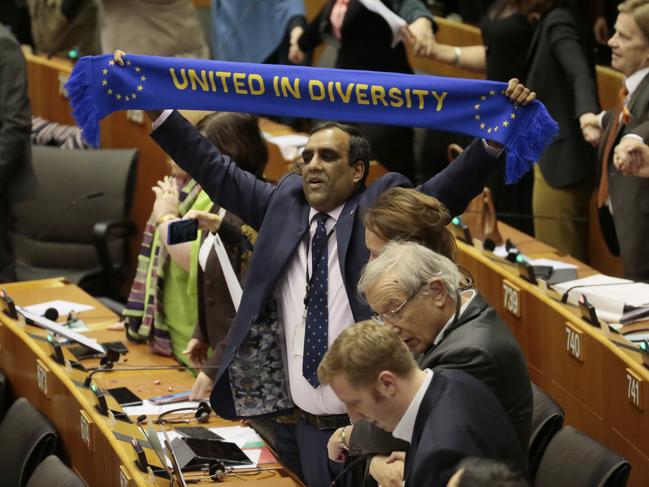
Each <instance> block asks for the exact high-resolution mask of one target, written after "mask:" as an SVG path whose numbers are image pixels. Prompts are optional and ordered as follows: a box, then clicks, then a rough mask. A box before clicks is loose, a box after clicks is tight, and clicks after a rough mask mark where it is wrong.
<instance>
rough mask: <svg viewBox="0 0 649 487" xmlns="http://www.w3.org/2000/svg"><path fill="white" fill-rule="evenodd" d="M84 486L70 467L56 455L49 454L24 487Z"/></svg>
mask: <svg viewBox="0 0 649 487" xmlns="http://www.w3.org/2000/svg"><path fill="white" fill-rule="evenodd" d="M44 485H47V487H86V483H85V482H84V481H83V480H81V479H80V478H79V477H78V476H77V475H76V474H75V473H74V472H73V471H72V470H70V468H68V467H67V466H66V465H65V464H64V463H63V462H62V461H61V460H59V459H58V457H56V456H54V455H50V456H49V457H47V458H46V459H45V460H43V461H42V462H41V463H40V465H39V466H38V467H36V470H34V473H33V474H32V476H31V477H29V482H27V486H26V487H42V486H44Z"/></svg>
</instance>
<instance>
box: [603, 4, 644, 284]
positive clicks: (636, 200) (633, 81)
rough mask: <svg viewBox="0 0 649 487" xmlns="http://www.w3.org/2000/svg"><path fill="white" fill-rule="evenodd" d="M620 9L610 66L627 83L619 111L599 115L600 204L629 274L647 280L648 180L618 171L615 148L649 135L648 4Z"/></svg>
mask: <svg viewBox="0 0 649 487" xmlns="http://www.w3.org/2000/svg"><path fill="white" fill-rule="evenodd" d="M618 10H619V12H620V13H619V15H618V17H617V21H616V22H615V34H614V35H613V37H611V39H610V40H609V42H608V45H609V46H610V48H611V50H612V53H613V54H612V58H611V66H612V67H613V68H615V69H617V70H618V71H621V72H622V74H624V86H623V90H622V91H621V92H620V99H619V103H618V106H617V107H616V109H615V110H609V111H607V112H604V115H603V117H600V120H601V126H602V127H603V134H602V137H601V140H600V144H599V150H598V154H597V155H598V159H597V160H598V161H599V162H598V169H599V172H600V180H599V188H598V190H597V204H598V207H599V220H600V226H601V228H602V232H603V234H604V238H605V240H606V243H607V244H608V246H609V249H610V250H611V252H612V253H613V254H615V255H620V256H621V257H622V262H623V264H624V275H625V277H627V278H629V279H633V280H636V281H649V245H647V240H648V239H649V218H647V215H649V181H648V180H646V179H642V178H637V177H629V176H626V175H625V174H623V173H622V172H620V171H619V170H618V169H616V167H615V165H614V150H613V148H614V147H615V146H616V145H617V144H618V143H619V142H621V141H624V140H626V139H627V138H634V137H635V138H637V139H647V138H648V137H649V2H646V1H644V0H627V1H625V2H622V3H621V4H620V5H619V7H618Z"/></svg>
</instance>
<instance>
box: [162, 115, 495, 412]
mask: <svg viewBox="0 0 649 487" xmlns="http://www.w3.org/2000/svg"><path fill="white" fill-rule="evenodd" d="M152 137H153V138H154V140H155V141H156V142H157V143H158V144H159V145H160V147H162V149H163V150H165V152H167V154H169V155H170V156H171V158H172V159H173V160H174V161H175V162H176V163H177V164H178V165H179V166H180V167H181V168H182V169H183V170H185V171H186V172H187V173H188V174H190V175H191V176H192V178H194V179H195V180H196V181H197V182H198V183H199V184H200V185H201V187H202V188H203V190H204V191H205V192H206V193H207V194H208V195H209V196H210V198H212V199H213V201H214V202H215V203H216V204H219V205H221V206H223V207H224V208H226V209H227V210H228V211H231V212H233V213H234V214H236V215H238V216H239V217H240V218H241V219H242V220H243V221H244V222H246V223H247V224H248V225H250V226H251V227H252V228H253V229H255V230H257V231H258V236H257V241H256V243H255V251H254V253H253V256H252V261H251V263H250V268H249V269H248V274H247V276H246V282H245V284H244V288H243V297H242V299H241V304H240V307H239V312H238V313H237V315H236V317H235V319H234V321H233V323H232V329H231V334H230V337H231V339H230V341H229V343H228V345H227V346H226V348H225V350H224V352H223V358H222V360H221V364H220V369H219V375H218V376H217V378H216V388H215V390H214V391H213V394H212V405H213V407H214V408H215V409H216V410H217V412H219V414H220V415H221V416H223V417H226V418H231V417H236V414H235V410H234V404H233V403H232V398H231V395H230V394H228V391H227V389H228V387H226V386H225V385H224V384H225V383H224V384H219V380H220V379H221V378H223V377H224V374H225V377H224V379H225V382H227V381H228V377H227V373H225V372H226V371H227V368H228V366H229V365H230V363H231V362H232V360H233V358H234V356H235V352H236V351H237V347H239V346H240V345H241V343H242V342H243V341H244V339H245V337H246V335H247V334H248V332H249V330H250V329H251V327H252V326H253V325H254V324H255V323H256V322H257V320H258V319H259V318H260V316H262V314H263V312H264V311H265V308H266V305H267V304H268V302H269V300H270V299H271V297H272V295H273V291H274V290H275V287H276V284H277V282H278V281H279V279H280V278H281V277H282V275H283V274H284V272H285V270H286V266H287V265H288V264H289V262H290V260H291V257H292V256H293V255H294V252H295V250H296V248H297V246H298V245H299V244H300V243H301V242H302V241H303V238H304V235H305V234H306V232H307V231H308V216H309V209H310V206H309V204H308V202H307V201H306V198H305V196H304V191H303V188H302V184H303V180H302V177H301V176H299V175H297V174H288V175H287V176H285V177H284V178H282V180H281V181H280V182H279V183H278V184H277V185H273V184H269V183H266V182H263V181H260V180H258V179H257V178H255V176H253V175H252V174H250V173H248V172H245V171H243V170H241V169H239V168H238V167H237V166H236V164H235V163H234V162H233V161H232V160H231V159H230V158H229V157H227V156H225V155H223V154H221V153H220V152H219V151H218V149H216V148H215V147H214V145H212V144H211V143H209V142H208V141H207V140H205V139H204V138H203V137H202V136H201V135H200V133H199V132H198V131H197V130H196V129H195V128H194V127H192V126H191V125H190V124H189V122H187V121H186V120H185V119H184V118H183V117H182V116H181V115H180V114H178V113H177V112H174V113H172V114H171V115H170V116H169V118H168V119H167V120H166V121H165V122H164V123H163V124H161V125H160V126H159V127H158V128H157V129H156V130H155V131H154V132H153V133H152ZM500 164H502V161H501V160H500V159H496V158H493V157H490V156H489V155H488V154H487V153H486V151H485V149H484V147H483V146H482V142H481V141H480V140H475V141H474V142H473V144H471V145H470V146H469V147H468V148H467V150H465V151H464V152H463V153H462V155H461V156H460V157H459V158H458V159H456V160H455V162H453V164H451V165H449V166H448V167H447V168H446V169H445V170H444V171H443V172H441V173H440V174H438V175H436V176H435V177H433V178H432V179H430V180H429V181H427V182H426V183H424V184H423V185H422V186H420V187H419V188H418V189H419V190H420V191H422V192H424V193H426V194H429V195H432V196H435V197H437V198H438V199H439V200H440V201H442V202H443V203H444V204H445V205H446V206H447V207H448V209H449V211H450V212H451V213H452V214H454V215H457V214H459V213H461V212H462V211H463V210H464V209H465V208H466V206H467V204H468V202H469V201H470V200H471V199H472V198H473V197H474V196H476V195H477V194H479V193H480V192H481V191H482V189H483V187H484V182H485V180H486V178H487V177H488V175H489V173H491V172H492V171H493V170H494V169H495V168H497V167H498V166H499V165H500ZM395 186H411V183H410V181H408V179H406V178H405V177H404V176H402V175H400V174H396V173H390V174H387V175H385V176H383V177H382V178H380V179H378V180H377V181H375V182H374V183H373V184H372V185H371V186H369V187H368V188H362V189H360V190H359V191H357V192H356V193H355V194H354V195H353V196H352V197H351V198H350V199H349V200H348V201H347V202H346V203H345V206H344V207H343V211H342V213H341V215H340V219H339V220H338V223H337V225H336V232H335V237H336V240H337V243H338V261H339V263H340V270H341V273H342V277H343V281H344V284H345V290H346V292H347V297H348V299H349V303H350V306H351V310H352V314H353V315H354V320H355V321H361V320H364V319H368V318H369V317H370V316H371V310H370V308H369V306H368V305H367V303H365V302H363V301H362V300H361V299H360V298H359V296H358V293H357V291H356V285H357V283H358V280H359V278H360V273H361V270H362V268H363V266H364V265H365V264H366V263H367V260H368V257H369V253H368V251H367V248H366V247H365V227H364V225H363V222H362V213H363V211H364V210H365V208H367V207H368V206H370V205H371V204H372V203H373V202H374V200H375V199H376V198H377V197H378V196H379V195H380V194H381V193H382V192H383V191H385V190H387V189H389V188H392V187H395ZM350 324H351V323H350ZM221 387H226V388H225V390H224V389H222V388H221Z"/></svg>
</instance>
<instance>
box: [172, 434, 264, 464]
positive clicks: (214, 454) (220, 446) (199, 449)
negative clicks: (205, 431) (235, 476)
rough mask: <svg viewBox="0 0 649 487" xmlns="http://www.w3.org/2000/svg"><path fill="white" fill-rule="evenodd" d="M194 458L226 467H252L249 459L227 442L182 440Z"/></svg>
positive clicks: (234, 445)
mask: <svg viewBox="0 0 649 487" xmlns="http://www.w3.org/2000/svg"><path fill="white" fill-rule="evenodd" d="M183 440H184V441H185V443H187V445H189V447H190V448H191V449H192V451H193V452H194V453H195V454H196V456H198V457H201V458H204V459H206V460H218V461H220V462H222V463H223V464H224V465H226V466H232V465H252V461H251V460H250V458H248V457H247V456H246V454H245V453H244V452H243V451H242V450H241V448H239V447H238V446H237V445H236V444H234V443H230V442H229V441H214V440H198V439H195V438H183Z"/></svg>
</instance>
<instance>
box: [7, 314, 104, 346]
mask: <svg viewBox="0 0 649 487" xmlns="http://www.w3.org/2000/svg"><path fill="white" fill-rule="evenodd" d="M16 310H17V311H18V312H19V313H20V314H22V315H23V316H24V317H25V318H26V319H30V320H32V321H33V322H34V324H35V325H36V326H40V327H41V328H45V329H46V330H48V331H51V332H53V333H56V334H57V335H61V336H63V337H65V338H68V339H70V340H73V341H75V342H77V343H80V344H81V345H85V346H86V347H88V348H92V349H93V350H96V351H97V352H100V353H106V350H105V349H104V347H103V346H102V345H100V344H99V343H97V340H95V339H92V338H88V337H86V336H83V335H82V334H80V333H76V332H74V331H72V330H71V329H70V328H66V327H65V326H63V325H60V324H58V323H56V322H55V321H52V320H48V319H47V318H45V317H43V316H41V315H38V314H35V313H32V312H30V311H28V310H26V309H25V308H23V307H21V306H16Z"/></svg>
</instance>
